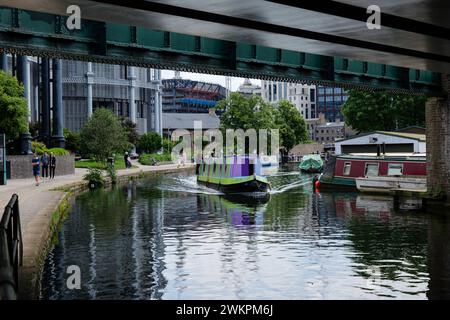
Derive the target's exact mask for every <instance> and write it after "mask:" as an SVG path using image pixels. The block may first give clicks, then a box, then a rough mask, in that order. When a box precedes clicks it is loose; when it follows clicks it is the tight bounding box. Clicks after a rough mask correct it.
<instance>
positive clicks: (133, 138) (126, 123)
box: [120, 118, 139, 148]
mask: <svg viewBox="0 0 450 320" xmlns="http://www.w3.org/2000/svg"><path fill="white" fill-rule="evenodd" d="M120 124H121V125H122V128H123V130H124V131H125V133H126V135H127V140H128V142H129V143H130V145H133V146H135V145H136V144H137V142H138V140H139V134H138V132H137V128H136V124H135V123H133V121H131V120H130V119H128V118H122V119H121V120H120ZM130 148H131V146H130Z"/></svg>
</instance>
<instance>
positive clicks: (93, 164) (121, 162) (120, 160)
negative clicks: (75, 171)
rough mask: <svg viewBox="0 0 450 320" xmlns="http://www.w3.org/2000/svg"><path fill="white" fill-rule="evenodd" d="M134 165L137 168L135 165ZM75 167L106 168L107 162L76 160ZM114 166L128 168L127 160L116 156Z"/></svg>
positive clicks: (119, 168) (121, 168) (120, 168)
mask: <svg viewBox="0 0 450 320" xmlns="http://www.w3.org/2000/svg"><path fill="white" fill-rule="evenodd" d="M133 167H134V168H135V166H133ZM75 168H84V169H100V170H106V163H103V162H98V161H95V160H93V159H86V160H85V159H83V160H78V161H75ZM114 168H115V169H116V170H123V169H126V167H125V160H124V159H123V157H116V160H115V161H114Z"/></svg>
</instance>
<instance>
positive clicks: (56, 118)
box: [52, 59, 65, 148]
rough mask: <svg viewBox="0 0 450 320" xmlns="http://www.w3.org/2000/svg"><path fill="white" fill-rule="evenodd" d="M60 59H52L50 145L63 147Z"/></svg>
mask: <svg viewBox="0 0 450 320" xmlns="http://www.w3.org/2000/svg"><path fill="white" fill-rule="evenodd" d="M62 100H63V99H62V61H61V59H53V135H52V145H53V146H54V147H57V148H64V147H65V139H64V131H63V129H64V125H63V107H62Z"/></svg>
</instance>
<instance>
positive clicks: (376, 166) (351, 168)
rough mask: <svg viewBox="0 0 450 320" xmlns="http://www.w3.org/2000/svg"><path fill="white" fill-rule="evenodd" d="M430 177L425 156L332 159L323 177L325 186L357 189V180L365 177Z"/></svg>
mask: <svg viewBox="0 0 450 320" xmlns="http://www.w3.org/2000/svg"><path fill="white" fill-rule="evenodd" d="M426 175H427V163H426V156H425V154H397V155H382V156H376V155H367V154H366V155H364V154H359V155H356V154H354V155H339V156H331V157H330V158H329V159H328V161H327V163H326V164H325V166H324V169H323V173H322V174H321V175H320V177H319V182H320V186H321V187H333V186H335V187H350V188H356V179H357V178H364V177H399V178H400V177H411V178H415V177H416V178H423V179H425V178H426Z"/></svg>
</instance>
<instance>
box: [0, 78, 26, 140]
mask: <svg viewBox="0 0 450 320" xmlns="http://www.w3.org/2000/svg"><path fill="white" fill-rule="evenodd" d="M26 131H28V107H27V101H26V100H25V98H24V90H23V86H22V85H21V84H19V82H18V81H17V79H16V78H15V77H13V76H11V75H9V74H7V73H5V72H3V71H0V132H1V133H4V134H5V135H6V139H7V140H13V139H16V138H18V136H19V134H20V133H22V132H26Z"/></svg>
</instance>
